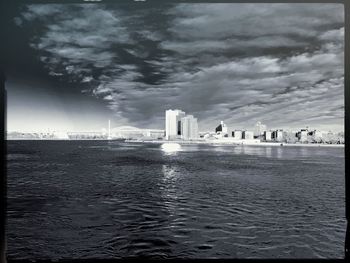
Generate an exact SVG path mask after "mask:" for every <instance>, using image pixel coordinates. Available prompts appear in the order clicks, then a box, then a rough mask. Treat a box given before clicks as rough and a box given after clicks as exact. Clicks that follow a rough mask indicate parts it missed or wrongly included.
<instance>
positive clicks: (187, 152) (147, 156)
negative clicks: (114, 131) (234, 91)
mask: <svg viewBox="0 0 350 263" xmlns="http://www.w3.org/2000/svg"><path fill="white" fill-rule="evenodd" d="M344 173H345V172H344V149H343V148H328V147H319V148H313V147H312V148H311V147H309V148H308V147H261V146H260V147H259V146H237V147H233V146H217V147H215V146H204V145H186V146H181V149H180V150H179V151H175V152H171V151H166V150H164V149H162V148H161V145H152V144H132V143H130V144H128V143H116V142H106V141H105V142H102V141H56V142H55V141H9V143H8V178H7V180H8V226H7V237H8V258H9V259H22V258H25V259H32V258H37V259H39V258H40V259H42V258H44V259H46V258H50V259H59V258H91V257H94V258H111V257H115V258H116V257H117V258H118V257H126V256H150V257H154V258H173V257H179V258H213V257H219V258H237V257H238V258H253V257H263V258H275V257H278V258H314V257H322V258H323V257H325V258H342V257H343V256H344V254H343V246H344V239H345V227H346V221H345V198H344V196H345V193H344V191H345V189H344V181H345V179H344Z"/></svg>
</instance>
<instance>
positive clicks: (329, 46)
mask: <svg viewBox="0 0 350 263" xmlns="http://www.w3.org/2000/svg"><path fill="white" fill-rule="evenodd" d="M14 22H15V23H16V24H17V26H18V27H31V26H37V27H39V28H40V30H38V32H39V33H38V34H37V35H35V36H33V38H32V41H31V43H30V45H31V47H32V48H33V49H35V50H37V51H38V54H39V55H38V56H39V57H38V60H40V61H41V63H43V65H44V67H45V68H46V70H47V73H48V74H50V75H52V76H55V77H57V78H58V79H60V81H62V82H75V83H77V84H79V87H80V88H81V90H82V91H84V94H90V95H91V96H96V97H98V98H100V99H101V100H104V101H105V102H106V105H107V107H109V108H110V109H111V110H112V111H113V112H114V114H115V119H116V122H118V123H119V124H120V125H125V124H129V125H135V126H138V127H155V128H164V127H163V126H164V111H165V110H166V109H168V108H180V109H183V110H184V111H186V112H189V113H191V114H193V115H194V116H196V117H198V121H199V128H200V130H208V129H211V130H212V129H213V127H215V126H216V124H217V123H218V122H219V121H220V120H225V123H227V124H228V125H229V126H231V127H237V128H251V127H252V125H253V124H254V123H255V122H256V121H258V120H260V121H262V122H264V123H266V124H268V126H269V127H271V128H274V127H285V128H288V127H290V128H300V127H305V126H307V125H310V126H311V125H313V126H314V127H316V128H322V129H338V130H342V129H343V122H344V84H343V83H344V62H343V61H344V43H343V42H344V10H343V6H342V5H339V4H317V5H314V4H178V5H162V6H159V7H155V6H150V5H143V6H141V7H135V6H133V7H132V8H131V7H129V6H127V5H111V6H104V5H92V4H91V5H90V4H89V5H68V6H67V5H28V6H26V7H25V8H24V10H23V12H22V13H21V15H20V16H19V17H16V18H15V20H14ZM38 23H44V25H41V26H39V25H38Z"/></svg>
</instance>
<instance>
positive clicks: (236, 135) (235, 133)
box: [232, 130, 242, 140]
mask: <svg viewBox="0 0 350 263" xmlns="http://www.w3.org/2000/svg"><path fill="white" fill-rule="evenodd" d="M232 137H233V138H235V139H237V140H241V139H242V131H241V130H234V131H232Z"/></svg>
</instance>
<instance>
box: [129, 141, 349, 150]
mask: <svg viewBox="0 0 350 263" xmlns="http://www.w3.org/2000/svg"><path fill="white" fill-rule="evenodd" d="M125 142H129V143H155V144H163V143H177V144H185V145H186V144H187V145H198V144H205V145H212V146H262V147H266V146H272V147H284V146H286V147H294V146H296V147H336V148H344V146H345V144H321V143H320V144H316V143H279V142H249V141H248V142H241V143H239V142H232V141H230V142H222V141H176V140H173V141H147V140H144V141H139V140H126V141H125Z"/></svg>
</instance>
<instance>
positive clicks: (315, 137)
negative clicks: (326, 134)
mask: <svg viewBox="0 0 350 263" xmlns="http://www.w3.org/2000/svg"><path fill="white" fill-rule="evenodd" d="M308 135H309V136H311V138H312V139H313V140H314V141H318V140H322V137H323V132H322V131H318V130H313V131H311V132H309V133H308Z"/></svg>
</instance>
